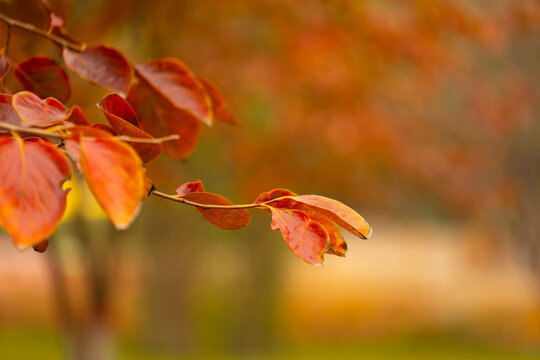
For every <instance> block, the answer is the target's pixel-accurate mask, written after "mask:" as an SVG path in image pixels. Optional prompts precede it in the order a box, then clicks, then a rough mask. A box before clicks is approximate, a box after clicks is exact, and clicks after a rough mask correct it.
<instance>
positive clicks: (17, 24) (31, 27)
mask: <svg viewBox="0 0 540 360" xmlns="http://www.w3.org/2000/svg"><path fill="white" fill-rule="evenodd" d="M0 20H2V21H3V22H5V23H6V24H8V26H9V27H11V26H15V27H18V28H19V29H23V30H25V31H28V32H31V33H33V34H36V35H39V36H41V37H44V38H47V39H49V40H51V41H54V42H55V43H57V44H60V45H62V46H65V47H67V48H70V49H71V50H75V51H79V52H80V51H83V50H84V48H85V46H86V45H85V44H83V45H82V46H81V45H79V44H75V43H74V42H71V41H69V40H66V39H64V38H61V37H59V36H56V35H54V34H51V33H49V32H48V31H46V30H43V29H41V28H38V27H37V26H34V25H32V24H29V23H25V22H22V21H19V20H16V19H13V18H10V17H9V16H6V15H4V14H2V13H0Z"/></svg>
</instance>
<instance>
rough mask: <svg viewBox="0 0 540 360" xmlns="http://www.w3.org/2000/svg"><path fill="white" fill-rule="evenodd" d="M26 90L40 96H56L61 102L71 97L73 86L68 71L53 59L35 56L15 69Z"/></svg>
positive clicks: (16, 75)
mask: <svg viewBox="0 0 540 360" xmlns="http://www.w3.org/2000/svg"><path fill="white" fill-rule="evenodd" d="M13 71H14V74H15V77H16V78H17V80H18V81H19V82H20V83H21V85H22V86H23V88H24V90H28V91H31V92H33V93H34V94H36V95H37V96H39V97H40V98H46V97H54V98H56V99H58V100H59V101H61V102H65V101H67V100H68V99H69V95H70V94H71V88H70V85H69V80H68V76H67V74H66V72H65V71H64V69H63V68H62V67H61V66H58V65H56V64H55V63H54V62H53V61H52V60H51V59H49V58H46V57H41V56H34V57H31V58H30V59H28V60H26V61H23V62H21V63H20V64H19V65H17V66H15V68H14V69H13Z"/></svg>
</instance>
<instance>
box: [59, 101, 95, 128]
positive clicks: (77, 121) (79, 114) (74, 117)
mask: <svg viewBox="0 0 540 360" xmlns="http://www.w3.org/2000/svg"><path fill="white" fill-rule="evenodd" d="M63 120H64V121H66V122H69V123H72V124H74V125H81V126H89V125H90V123H89V122H88V120H86V115H84V112H83V110H82V109H81V107H80V106H79V105H73V107H72V108H71V110H69V113H68V114H67V115H66V117H65V118H64V119H63Z"/></svg>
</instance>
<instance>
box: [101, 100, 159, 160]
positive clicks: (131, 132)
mask: <svg viewBox="0 0 540 360" xmlns="http://www.w3.org/2000/svg"><path fill="white" fill-rule="evenodd" d="M98 107H99V109H100V110H101V111H103V114H104V115H105V117H106V118H107V120H108V121H109V124H111V127H112V129H113V130H114V132H115V133H116V134H119V135H127V136H130V137H134V138H143V139H152V138H153V137H152V136H150V135H148V133H146V132H144V131H143V130H141V129H139V128H138V127H137V125H138V123H139V121H138V120H137V114H136V113H135V110H133V108H132V107H131V105H129V103H128V102H127V101H126V100H124V98H122V97H121V96H120V95H118V94H109V95H107V96H105V97H104V98H103V100H101V102H100V103H99V104H98ZM129 144H130V145H131V146H132V147H133V148H134V149H135V151H137V154H139V156H140V158H141V159H142V161H143V162H145V163H147V162H149V161H152V160H154V159H155V158H156V157H157V156H158V155H159V154H160V153H161V150H162V149H163V147H162V146H161V144H141V143H129Z"/></svg>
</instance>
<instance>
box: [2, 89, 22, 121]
mask: <svg viewBox="0 0 540 360" xmlns="http://www.w3.org/2000/svg"><path fill="white" fill-rule="evenodd" d="M12 102H13V95H9V94H0V121H1V122H5V123H8V124H12V125H20V124H21V119H20V118H19V114H17V111H15V108H14V107H13V104H12Z"/></svg>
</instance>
